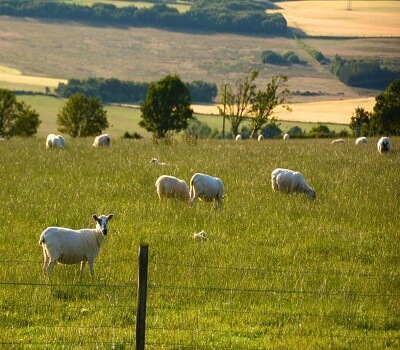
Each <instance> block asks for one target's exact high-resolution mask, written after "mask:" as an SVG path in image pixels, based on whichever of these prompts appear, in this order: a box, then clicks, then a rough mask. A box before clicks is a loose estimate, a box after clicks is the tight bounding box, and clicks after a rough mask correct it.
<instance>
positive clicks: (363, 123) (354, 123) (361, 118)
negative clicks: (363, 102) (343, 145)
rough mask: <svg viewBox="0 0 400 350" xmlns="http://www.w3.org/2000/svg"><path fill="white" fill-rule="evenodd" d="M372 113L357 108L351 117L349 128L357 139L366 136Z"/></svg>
mask: <svg viewBox="0 0 400 350" xmlns="http://www.w3.org/2000/svg"><path fill="white" fill-rule="evenodd" d="M369 118H370V113H369V112H368V111H366V110H365V108H362V107H357V108H356V109H355V111H354V114H353V115H352V116H351V119H350V124H349V127H350V129H351V130H353V133H354V135H355V136H356V137H359V136H360V135H361V134H362V133H363V134H366V133H367V129H368V125H369Z"/></svg>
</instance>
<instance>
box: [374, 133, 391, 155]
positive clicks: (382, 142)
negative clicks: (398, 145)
mask: <svg viewBox="0 0 400 350" xmlns="http://www.w3.org/2000/svg"><path fill="white" fill-rule="evenodd" d="M377 147H378V152H379V153H380V154H384V153H388V152H390V150H391V148H392V147H391V145H390V140H389V138H388V137H381V138H380V139H379V141H378V144H377Z"/></svg>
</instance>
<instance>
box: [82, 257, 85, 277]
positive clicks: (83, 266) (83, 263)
mask: <svg viewBox="0 0 400 350" xmlns="http://www.w3.org/2000/svg"><path fill="white" fill-rule="evenodd" d="M85 266H86V261H85V260H83V261H81V277H82V276H83V269H84V268H85Z"/></svg>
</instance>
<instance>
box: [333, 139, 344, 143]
mask: <svg viewBox="0 0 400 350" xmlns="http://www.w3.org/2000/svg"><path fill="white" fill-rule="evenodd" d="M336 143H344V140H343V139H337V140H333V141H332V144H336Z"/></svg>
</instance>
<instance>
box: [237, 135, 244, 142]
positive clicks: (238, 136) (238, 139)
mask: <svg viewBox="0 0 400 350" xmlns="http://www.w3.org/2000/svg"><path fill="white" fill-rule="evenodd" d="M235 140H236V141H242V140H243V138H242V135H240V134H238V135H236V137H235Z"/></svg>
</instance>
